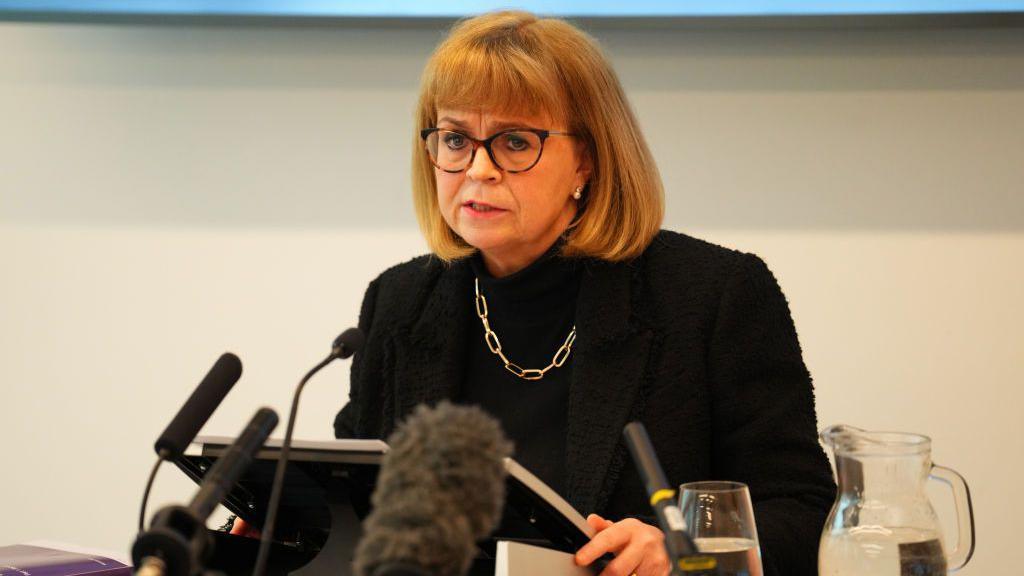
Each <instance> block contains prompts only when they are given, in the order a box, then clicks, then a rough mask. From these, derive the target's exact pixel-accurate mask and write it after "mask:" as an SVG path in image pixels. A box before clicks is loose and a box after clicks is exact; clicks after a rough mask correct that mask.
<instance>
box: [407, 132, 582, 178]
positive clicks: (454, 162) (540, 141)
mask: <svg viewBox="0 0 1024 576" xmlns="http://www.w3.org/2000/svg"><path fill="white" fill-rule="evenodd" d="M548 136H575V134H570V133H569V132H554V131H551V130H535V129H533V128H513V129H511V130H502V131H501V132H498V133H497V134H494V135H493V136H491V137H489V138H486V139H484V140H477V139H476V138H473V137H472V136H468V135H466V134H463V133H462V132H456V131H454V130H445V129H444V128H424V129H423V130H420V138H422V139H423V142H424V143H425V144H426V148H427V154H428V155H429V156H430V161H431V162H432V163H433V164H434V166H437V167H438V168H440V169H441V170H444V171H445V172H451V173H456V172H462V171H463V170H465V169H466V168H469V165H470V164H472V163H473V156H475V155H476V149H477V148H479V147H481V146H483V148H484V150H487V156H489V157H490V159H491V162H493V163H494V165H495V166H497V167H498V168H500V169H502V170H504V171H505V172H511V173H513V174H514V173H517V172H526V171H527V170H529V169H530V168H533V167H534V166H536V165H537V162H539V161H540V155H541V153H542V152H544V141H545V140H547V139H548Z"/></svg>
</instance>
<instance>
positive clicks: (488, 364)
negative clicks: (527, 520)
mask: <svg viewBox="0 0 1024 576" xmlns="http://www.w3.org/2000/svg"><path fill="white" fill-rule="evenodd" d="M557 250H558V247H557V245H556V246H555V247H554V248H552V250H550V251H548V253H547V254H545V255H543V256H541V257H540V258H539V259H537V261H536V262H534V263H533V264H531V265H529V266H527V267H526V268H524V269H522V270H520V271H519V272H516V273H515V274H512V275H509V276H506V277H504V278H495V277H493V276H491V275H490V273H489V272H487V268H486V267H485V266H484V263H483V260H482V259H481V258H480V257H479V256H476V257H473V258H472V259H471V261H470V265H471V267H472V270H473V274H474V275H475V276H476V278H477V279H479V281H480V292H481V294H483V295H484V297H485V298H486V299H487V308H488V312H487V314H488V321H489V322H490V325H491V330H493V331H494V333H495V334H497V336H498V338H499V340H500V342H501V347H502V352H503V353H504V354H505V356H506V357H508V359H509V361H510V362H514V363H515V364H517V365H519V366H520V367H522V368H538V369H542V368H544V367H546V366H548V365H549V364H550V363H551V360H552V358H553V357H554V355H555V352H556V351H558V349H559V347H561V345H562V343H563V342H565V339H566V337H567V336H568V335H569V332H570V331H571V330H572V327H573V324H574V321H575V317H576V296H577V294H578V293H579V287H580V272H581V268H580V266H579V261H577V260H571V259H565V258H560V257H558V256H557V255H556V252H557ZM473 294H474V293H473V289H472V287H470V289H469V290H468V291H467V293H466V297H467V298H472V296H473ZM467 332H468V334H469V338H468V339H467V349H466V374H465V379H464V380H463V384H462V388H461V390H460V393H459V397H458V399H459V401H461V402H463V403H466V404H476V405H478V406H480V407H481V408H483V409H484V410H486V411H487V412H489V413H491V414H492V415H493V416H494V417H496V418H497V419H498V420H499V421H500V422H501V424H502V427H503V428H504V429H505V433H506V435H508V437H509V438H510V439H511V440H512V441H513V442H514V443H515V454H514V458H515V459H516V461H517V462H519V463H520V464H522V465H523V466H525V467H526V468H527V469H528V470H530V471H531V472H533V473H534V474H535V475H536V476H537V477H538V478H540V479H541V480H543V481H544V483H546V484H547V485H548V486H550V487H551V488H553V489H554V490H555V491H556V492H558V493H559V494H562V495H563V496H564V495H565V435H566V423H567V418H568V409H569V381H570V376H571V374H572V354H571V353H570V355H569V359H568V360H567V361H566V362H565V363H564V364H562V366H559V367H554V368H552V369H550V370H548V371H547V373H545V374H544V377H543V378H542V379H540V380H524V379H522V378H520V377H518V376H516V375H514V374H512V373H511V372H509V371H508V370H506V369H505V364H504V362H502V360H501V358H499V357H498V355H496V354H494V353H492V352H491V351H490V349H489V348H488V347H487V343H486V342H485V341H484V328H483V324H482V323H481V322H480V319H479V318H478V317H477V316H476V315H475V314H474V315H473V317H472V318H471V319H470V326H469V329H468V330H467Z"/></svg>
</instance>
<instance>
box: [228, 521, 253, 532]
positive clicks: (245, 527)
mask: <svg viewBox="0 0 1024 576" xmlns="http://www.w3.org/2000/svg"><path fill="white" fill-rule="evenodd" d="M248 531H249V523H248V522H246V521H245V520H242V519H241V518H235V523H234V524H232V525H231V531H230V532H229V534H234V535H236V536H244V535H245V533H246V532H248Z"/></svg>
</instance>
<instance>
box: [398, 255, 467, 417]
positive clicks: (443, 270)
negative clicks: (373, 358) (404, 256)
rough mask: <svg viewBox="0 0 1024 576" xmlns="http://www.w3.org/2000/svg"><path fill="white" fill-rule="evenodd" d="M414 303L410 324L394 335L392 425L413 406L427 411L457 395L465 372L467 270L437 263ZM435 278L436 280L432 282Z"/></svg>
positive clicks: (459, 264) (462, 264)
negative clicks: (427, 406) (414, 312)
mask: <svg viewBox="0 0 1024 576" xmlns="http://www.w3.org/2000/svg"><path fill="white" fill-rule="evenodd" d="M432 265H434V266H437V267H438V271H437V274H436V276H431V277H430V281H428V282H427V285H426V286H425V287H424V289H423V294H422V296H421V297H420V298H417V305H415V306H414V309H415V311H416V312H419V314H418V315H417V314H414V315H413V318H412V322H411V324H409V325H408V326H406V327H405V328H404V329H399V330H397V331H396V333H395V334H394V336H393V338H394V342H395V345H394V348H393V349H394V351H395V352H394V353H395V381H394V382H395V383H394V398H393V401H394V410H395V412H394V419H393V422H392V423H391V424H392V426H394V425H395V424H397V423H398V421H401V420H402V419H403V418H405V416H407V415H408V414H409V413H411V412H412V410H413V408H415V407H416V406H417V405H418V404H427V405H430V406H433V405H434V404H437V403H438V402H440V401H441V400H444V399H450V398H454V397H455V396H457V394H458V392H459V387H460V386H461V385H462V380H463V375H464V373H465V367H464V364H465V359H464V355H465V349H466V346H465V342H466V340H465V338H466V329H465V327H466V326H468V325H469V324H468V322H469V320H470V313H471V312H472V309H473V285H472V283H471V282H470V281H469V278H470V276H469V266H468V264H467V263H465V262H456V263H454V264H452V265H451V266H445V265H444V264H442V263H440V262H434V263H432ZM435 278H436V280H435Z"/></svg>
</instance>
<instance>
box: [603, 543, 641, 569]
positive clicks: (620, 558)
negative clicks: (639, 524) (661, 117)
mask: <svg viewBox="0 0 1024 576" xmlns="http://www.w3.org/2000/svg"><path fill="white" fill-rule="evenodd" d="M643 554H644V551H643V549H642V548H641V547H639V546H630V545H627V546H626V547H625V548H623V549H622V551H621V552H619V554H618V555H617V556H615V559H614V560H612V561H611V562H609V563H608V565H607V566H605V567H604V570H602V571H601V574H600V576H629V575H630V574H633V573H634V572H636V569H637V567H638V566H640V564H641V562H643V559H644V558H643Z"/></svg>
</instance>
